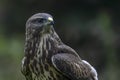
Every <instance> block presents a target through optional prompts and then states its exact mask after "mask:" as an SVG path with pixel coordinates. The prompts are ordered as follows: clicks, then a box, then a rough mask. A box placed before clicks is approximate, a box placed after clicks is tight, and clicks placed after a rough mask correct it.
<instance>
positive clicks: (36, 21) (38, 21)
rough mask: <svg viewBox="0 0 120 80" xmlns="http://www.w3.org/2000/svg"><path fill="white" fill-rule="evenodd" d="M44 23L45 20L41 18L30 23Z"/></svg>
mask: <svg viewBox="0 0 120 80" xmlns="http://www.w3.org/2000/svg"><path fill="white" fill-rule="evenodd" d="M44 21H45V19H43V18H37V19H35V20H33V21H32V22H33V23H43V22H44Z"/></svg>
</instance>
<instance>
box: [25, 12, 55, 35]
mask: <svg viewBox="0 0 120 80" xmlns="http://www.w3.org/2000/svg"><path fill="white" fill-rule="evenodd" d="M53 24H54V21H53V17H52V16H51V15H50V14H47V13H37V14H34V15H33V16H31V17H30V18H29V19H28V20H27V22H26V30H28V31H29V32H30V33H32V34H33V33H37V34H38V33H43V32H49V31H50V28H51V27H52V26H53Z"/></svg>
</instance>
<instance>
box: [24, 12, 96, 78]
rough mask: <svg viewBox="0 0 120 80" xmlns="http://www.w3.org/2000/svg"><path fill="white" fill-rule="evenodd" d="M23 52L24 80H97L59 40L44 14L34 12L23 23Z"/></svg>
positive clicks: (90, 70)
mask: <svg viewBox="0 0 120 80" xmlns="http://www.w3.org/2000/svg"><path fill="white" fill-rule="evenodd" d="M24 52H25V56H24V58H23V60H22V73H23V75H24V76H25V77H26V80H98V79H97V72H96V70H95V69H94V68H93V67H92V66H91V65H90V64H89V63H88V62H87V61H85V60H82V59H81V58H80V57H79V55H78V54H77V53H76V52H75V51H74V50H73V49H72V48H70V47H69V46H67V45H65V44H64V43H63V42H62V41H61V39H60V38H59V37H58V35H57V33H56V32H55V30H54V28H53V18H52V16H51V15H49V14H47V13H37V14H35V15H33V16H32V17H30V18H29V19H28V21H27V22H26V40H25V50H24Z"/></svg>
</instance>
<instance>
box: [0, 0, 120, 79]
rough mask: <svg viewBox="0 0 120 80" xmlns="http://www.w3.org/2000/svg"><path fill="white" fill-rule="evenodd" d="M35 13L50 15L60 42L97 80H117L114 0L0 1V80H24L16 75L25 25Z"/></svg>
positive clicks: (119, 27) (118, 14) (119, 52)
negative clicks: (94, 72) (91, 68)
mask: <svg viewBox="0 0 120 80" xmlns="http://www.w3.org/2000/svg"><path fill="white" fill-rule="evenodd" d="M38 12H47V13H50V14H51V15H53V17H54V20H55V27H54V28H55V30H56V32H57V33H58V35H59V36H60V37H61V39H62V41H63V42H64V43H65V44H67V45H69V46H71V47H72V48H74V49H75V50H76V51H77V52H78V53H79V55H80V56H81V58H82V59H85V60H87V61H88V62H90V63H91V64H92V65H93V66H94V67H95V68H96V69H97V71H98V76H99V80H119V76H120V63H119V61H120V58H119V56H120V2H119V1H117V0H109V1H108V0H0V80H25V78H24V76H23V75H22V74H21V71H20V67H21V60H22V57H23V55H24V52H23V50H24V40H25V23H26V20H27V19H28V18H29V17H30V16H31V15H33V14H35V13H38Z"/></svg>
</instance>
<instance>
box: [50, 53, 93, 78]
mask: <svg viewBox="0 0 120 80" xmlns="http://www.w3.org/2000/svg"><path fill="white" fill-rule="evenodd" d="M52 63H53V65H54V67H55V68H56V69H57V70H58V71H60V72H61V73H63V74H64V75H65V76H67V77H69V78H72V80H80V79H84V80H85V79H86V78H87V77H88V76H90V70H91V69H90V68H89V67H88V65H86V64H84V63H83V62H82V60H81V59H79V57H77V56H74V55H72V54H67V53H60V54H56V55H54V56H53V57H52Z"/></svg>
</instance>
